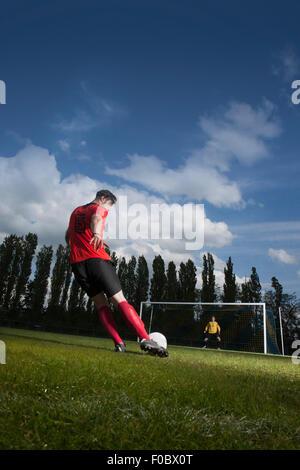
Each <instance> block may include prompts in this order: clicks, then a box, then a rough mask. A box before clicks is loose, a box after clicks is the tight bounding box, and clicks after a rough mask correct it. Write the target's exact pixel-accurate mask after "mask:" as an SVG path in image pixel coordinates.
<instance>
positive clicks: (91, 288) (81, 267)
mask: <svg viewBox="0 0 300 470" xmlns="http://www.w3.org/2000/svg"><path fill="white" fill-rule="evenodd" d="M94 261H95V260H94V259H87V260H85V261H82V262H79V263H75V264H73V265H72V271H73V273H74V276H75V279H76V280H77V282H78V283H79V285H80V286H81V287H82V289H83V290H84V291H85V292H86V293H87V295H88V296H89V297H90V298H91V299H92V300H93V301H94V304H95V306H96V309H97V312H98V317H99V320H100V322H101V323H102V325H103V327H104V329H105V330H106V331H107V333H108V334H109V336H110V337H111V338H112V340H113V341H114V343H115V346H116V349H115V351H119V350H120V349H122V350H123V349H125V346H121V347H120V348H119V347H118V345H119V344H123V345H124V342H123V340H122V339H121V338H120V336H119V334H118V332H117V326H116V323H115V320H114V318H113V316H112V313H111V311H110V309H109V306H108V302H107V298H106V297H105V295H104V293H103V287H102V285H101V279H100V280H99V263H95V262H94ZM96 261H97V260H96ZM122 352H123V351H122Z"/></svg>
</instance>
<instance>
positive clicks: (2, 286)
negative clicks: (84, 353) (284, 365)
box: [0, 233, 300, 348]
mask: <svg viewBox="0 0 300 470" xmlns="http://www.w3.org/2000/svg"><path fill="white" fill-rule="evenodd" d="M107 250H108V253H109V254H110V256H111V260H112V262H113V264H114V265H115V267H116V270H117V273H118V276H119V278H120V281H121V285H122V289H123V292H124V295H125V297H126V299H127V301H128V302H129V303H131V304H132V305H133V306H134V307H135V309H136V310H137V311H139V308H140V303H141V302H142V301H147V300H151V301H157V302H160V301H169V302H200V301H201V302H220V301H221V302H246V303H249V302H266V304H267V306H269V307H271V308H272V309H273V312H274V315H275V319H276V321H277V324H278V309H279V307H281V312H282V321H283V329H284V337H285V342H286V345H285V346H286V348H290V345H291V343H292V341H293V339H295V338H297V336H298V335H299V309H300V303H299V300H298V299H297V296H296V295H295V294H287V293H285V292H284V291H283V287H282V285H281V284H280V283H279V281H278V279H277V278H276V277H272V279H271V287H272V288H271V289H269V290H267V291H265V292H264V294H262V288H261V284H260V279H259V275H258V273H257V271H256V268H255V267H254V266H253V267H252V269H251V273H250V276H249V278H248V280H246V279H245V282H244V283H242V284H238V283H237V282H236V276H235V274H234V271H233V263H232V259H231V257H229V258H228V260H227V262H226V265H225V268H224V284H223V286H222V288H221V286H218V285H217V283H216V279H215V274H214V272H215V268H214V258H213V255H212V254H211V253H208V254H207V255H203V269H202V273H201V277H202V287H201V289H198V288H197V267H196V265H195V263H194V262H193V260H191V259H189V260H188V261H187V262H185V263H184V262H182V263H180V265H179V268H178V269H177V268H176V265H175V263H174V262H173V261H170V262H169V263H166V262H165V261H164V259H163V258H162V256H161V255H157V256H155V257H154V259H153V262H152V275H151V278H150V273H149V267H148V263H147V261H146V259H145V257H144V256H143V255H141V256H138V257H137V258H136V257H135V256H131V258H130V259H129V260H128V261H127V260H126V259H125V257H118V255H117V253H116V252H115V251H113V252H112V253H110V252H109V249H107ZM0 318H1V321H2V324H3V321H4V320H5V321H9V322H10V323H11V322H15V324H17V323H19V324H20V325H22V324H24V325H27V326H28V327H44V328H48V329H52V330H55V331H71V330H72V329H77V330H79V329H80V330H86V331H93V332H94V334H102V333H104V332H103V331H102V327H101V325H100V324H99V321H98V318H97V312H96V311H95V308H94V306H93V302H91V300H89V299H88V298H87V296H86V294H85V293H84V291H83V290H82V289H81V287H80V286H79V284H78V283H77V281H76V280H75V278H74V276H73V274H72V270H71V266H70V263H69V248H68V246H66V245H62V244H60V245H59V246H58V247H57V249H56V252H55V253H54V249H53V247H52V246H51V245H50V246H47V245H43V246H41V247H40V248H39V249H38V237H37V235H36V234H34V233H28V234H27V235H25V236H17V235H15V234H12V235H8V236H6V237H5V239H4V240H3V242H2V244H1V245H0ZM116 320H117V323H119V325H118V326H119V328H120V331H121V332H122V330H123V328H124V325H123V324H122V322H120V320H119V318H118V316H116ZM126 334H127V336H128V333H126Z"/></svg>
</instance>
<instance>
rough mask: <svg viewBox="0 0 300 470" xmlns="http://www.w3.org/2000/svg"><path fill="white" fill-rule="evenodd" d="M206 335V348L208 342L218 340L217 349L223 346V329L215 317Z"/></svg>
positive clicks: (209, 323)
mask: <svg viewBox="0 0 300 470" xmlns="http://www.w3.org/2000/svg"><path fill="white" fill-rule="evenodd" d="M204 334H205V335H206V336H205V338H204V347H203V349H205V348H206V347H207V344H208V342H214V343H215V340H217V345H218V346H217V349H221V348H220V344H221V336H220V334H221V328H220V325H219V323H218V322H216V319H215V317H211V321H209V322H208V323H207V325H206V327H205V330H204Z"/></svg>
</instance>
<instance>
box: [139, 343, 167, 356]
mask: <svg viewBox="0 0 300 470" xmlns="http://www.w3.org/2000/svg"><path fill="white" fill-rule="evenodd" d="M141 350H142V351H145V352H148V353H149V354H150V355H151V356H159V357H168V355H169V353H168V351H167V350H166V349H165V348H163V347H162V346H160V345H159V344H157V343H156V341H153V340H152V339H144V340H142V341H141Z"/></svg>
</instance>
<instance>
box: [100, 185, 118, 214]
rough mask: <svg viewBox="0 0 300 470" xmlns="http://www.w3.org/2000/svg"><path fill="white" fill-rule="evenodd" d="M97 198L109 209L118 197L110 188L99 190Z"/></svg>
mask: <svg viewBox="0 0 300 470" xmlns="http://www.w3.org/2000/svg"><path fill="white" fill-rule="evenodd" d="M95 200H96V201H99V202H100V203H101V206H103V207H105V209H107V210H109V209H110V208H111V207H112V206H113V205H114V204H115V202H116V201H117V198H116V196H115V195H114V194H113V193H111V192H110V191H109V190H108V189H101V190H100V191H98V192H97V194H96V197H95Z"/></svg>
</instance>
